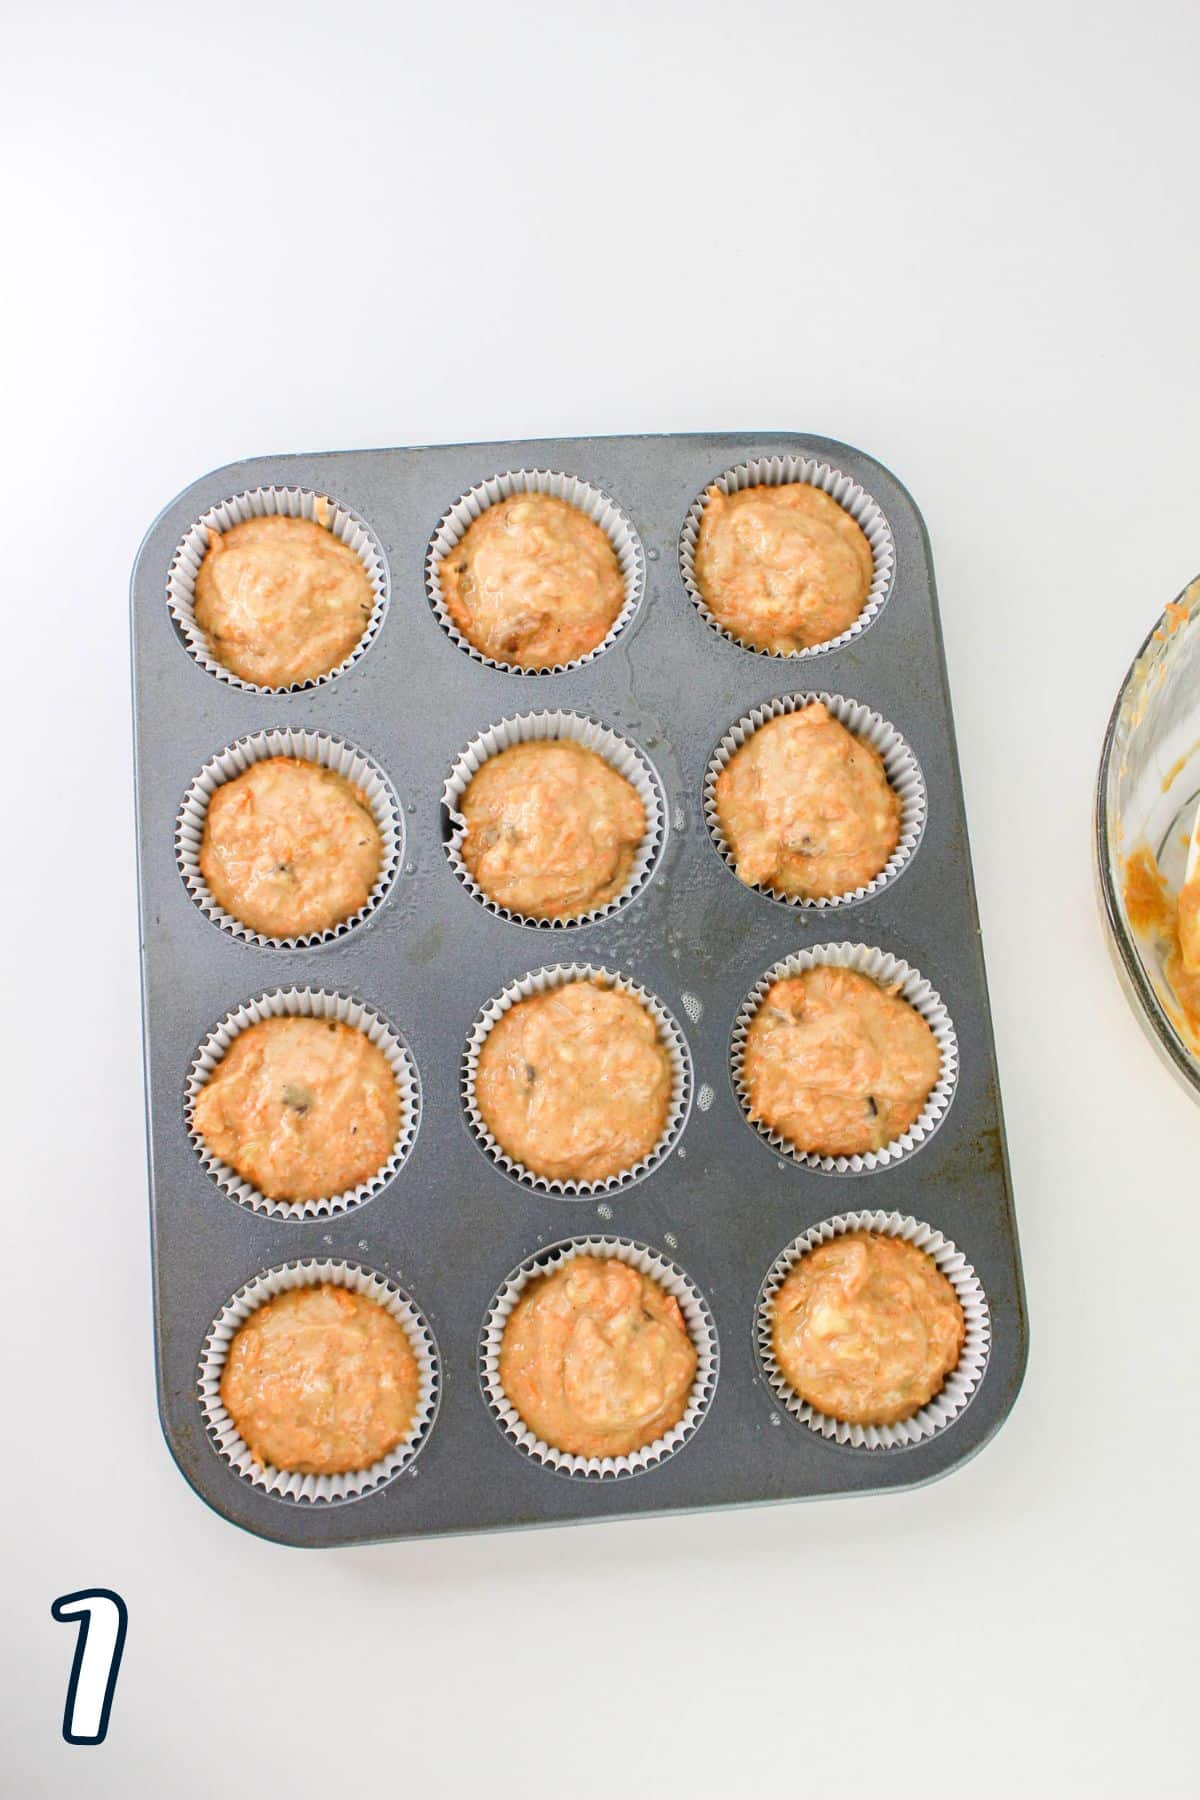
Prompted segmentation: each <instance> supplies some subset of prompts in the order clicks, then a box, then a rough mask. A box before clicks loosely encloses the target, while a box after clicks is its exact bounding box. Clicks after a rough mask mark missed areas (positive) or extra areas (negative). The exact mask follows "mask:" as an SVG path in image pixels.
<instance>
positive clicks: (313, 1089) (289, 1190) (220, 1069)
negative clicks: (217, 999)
mask: <svg viewBox="0 0 1200 1800" xmlns="http://www.w3.org/2000/svg"><path fill="white" fill-rule="evenodd" d="M400 1111H401V1109H400V1096H399V1093H398V1091H397V1087H396V1078H395V1076H394V1075H393V1073H392V1069H391V1065H390V1064H389V1062H388V1060H387V1057H386V1056H385V1055H384V1054H383V1051H382V1050H380V1049H379V1048H378V1047H377V1046H376V1045H375V1044H373V1043H372V1042H371V1040H370V1039H369V1038H368V1037H367V1035H366V1033H365V1032H362V1031H358V1030H356V1029H355V1028H354V1027H353V1026H351V1025H343V1024H341V1023H340V1022H339V1021H338V1020H336V1019H303V1018H278V1019H262V1020H260V1021H259V1023H258V1024H257V1025H251V1026H249V1027H248V1028H247V1029H246V1030H245V1031H243V1032H241V1033H240V1034H239V1035H238V1036H237V1037H236V1038H235V1039H234V1041H233V1043H232V1045H231V1046H230V1048H229V1050H228V1051H227V1053H226V1054H225V1056H224V1057H222V1059H221V1061H220V1062H219V1063H218V1064H217V1067H216V1068H215V1069H214V1070H213V1073H212V1075H211V1076H210V1077H209V1079H208V1081H207V1082H206V1084H205V1085H204V1087H203V1088H201V1090H200V1092H199V1094H198V1095H197V1097H196V1105H195V1109H194V1112H193V1121H194V1124H195V1127H196V1130H197V1131H198V1132H199V1133H200V1136H201V1137H202V1138H203V1139H204V1142H205V1144H206V1146H207V1147H208V1149H209V1150H211V1151H212V1153H213V1155H214V1156H218V1157H220V1159H221V1161H222V1162H224V1163H228V1165H229V1167H230V1168H231V1169H234V1170H236V1172H237V1173H238V1174H239V1175H240V1176H241V1177H242V1179H243V1181H248V1182H250V1184H251V1186H252V1187H256V1188H257V1189H258V1191H259V1193H260V1194H265V1195H266V1197H267V1199H268V1200H328V1199H332V1198H333V1197H334V1196H335V1195H337V1194H344V1193H346V1192H348V1191H349V1189H351V1188H355V1187H357V1186H358V1184H359V1183H360V1182H362V1181H369V1180H370V1178H371V1176H372V1175H374V1174H375V1173H376V1171H377V1170H378V1169H381V1168H382V1167H383V1165H384V1163H385V1162H386V1161H387V1160H388V1157H389V1156H390V1155H391V1154H392V1150H393V1148H394V1146H395V1142H396V1139H397V1137H398V1136H399V1132H400Z"/></svg>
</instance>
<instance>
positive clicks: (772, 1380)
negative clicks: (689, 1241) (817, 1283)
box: [754, 1212, 992, 1450]
mask: <svg viewBox="0 0 1200 1800" xmlns="http://www.w3.org/2000/svg"><path fill="white" fill-rule="evenodd" d="M849 1231H872V1232H875V1233H877V1234H879V1235H882V1236H886V1237H895V1238H903V1239H904V1241H905V1243H907V1244H915V1245H916V1247H917V1249H918V1250H924V1251H925V1253H926V1254H927V1255H928V1256H930V1257H931V1258H932V1259H933V1261H934V1262H935V1263H936V1264H937V1266H938V1268H939V1269H940V1270H941V1272H942V1274H943V1275H944V1276H945V1277H946V1279H947V1281H949V1283H950V1285H951V1287H953V1289H954V1292H955V1293H956V1294H957V1296H958V1301H959V1305H960V1306H961V1307H962V1309H963V1319H964V1321H965V1324H966V1335H965V1337H964V1339H963V1347H962V1353H961V1355H960V1356H959V1359H958V1362H957V1364H956V1365H955V1367H954V1368H953V1369H952V1370H951V1371H950V1373H949V1375H947V1377H946V1380H945V1383H944V1385H943V1386H942V1388H941V1390H940V1391H939V1392H938V1393H936V1394H935V1395H934V1397H933V1399H932V1400H930V1401H929V1403H928V1404H927V1405H926V1406H923V1407H922V1408H921V1410H920V1411H919V1412H916V1413H914V1414H913V1416H912V1418H911V1419H903V1420H901V1422H900V1423H899V1424H897V1425H849V1424H847V1423H846V1422H845V1420H842V1419H835V1418H832V1417H831V1416H830V1415H829V1414H828V1413H820V1412H817V1410H816V1408H815V1407H813V1406H810V1404H809V1402H808V1401H807V1400H802V1399H801V1397H800V1395H799V1394H798V1393H797V1392H796V1390H795V1389H794V1388H793V1387H792V1386H791V1385H790V1383H789V1382H788V1379H787V1377H786V1376H785V1375H784V1373H783V1370H782V1369H781V1368H780V1366H779V1364H778V1362H777V1361H776V1358H775V1351H774V1348H773V1346H772V1342H771V1322H772V1311H773V1307H774V1301H775V1296H776V1294H777V1293H778V1292H779V1289H780V1288H781V1287H782V1286H783V1283H784V1281H785V1280H786V1278H787V1276H788V1274H789V1273H790V1271H791V1270H792V1269H793V1268H794V1267H795V1265H796V1264H797V1263H798V1262H799V1261H800V1259H801V1257H803V1256H804V1255H805V1254H806V1253H807V1252H808V1251H809V1250H814V1249H816V1247H817V1245H818V1244H827V1243H829V1241H830V1240H831V1239H832V1238H835V1237H843V1236H844V1235H845V1234H846V1233H847V1232H849ZM754 1336H755V1342H756V1344H757V1347H758V1355H759V1361H760V1362H761V1364H762V1369H763V1374H764V1375H765V1376H766V1378H767V1383H768V1385H769V1386H770V1389H771V1392H772V1394H773V1395H774V1396H775V1398H776V1400H778V1401H779V1403H780V1404H781V1405H782V1406H783V1407H785V1408H786V1409H787V1411H788V1412H789V1413H790V1415H791V1416H792V1418H793V1419H798V1420H799V1421H800V1423H801V1424H803V1425H807V1426H808V1428H809V1430H810V1431H815V1432H818V1433H819V1434H820V1435H821V1436H822V1437H824V1438H829V1439H831V1440H832V1441H833V1442H834V1443H838V1444H849V1445H851V1446H853V1447H854V1448H855V1449H863V1450H898V1449H904V1448H906V1447H907V1446H908V1445H910V1444H919V1443H923V1442H924V1441H925V1439H926V1438H931V1437H935V1436H936V1435H937V1433H938V1432H939V1431H944V1430H945V1429H946V1427H947V1425H951V1424H953V1422H954V1420H955V1419H957V1418H958V1416H959V1414H960V1413H961V1412H962V1410H963V1408H964V1407H965V1406H966V1405H967V1402H968V1401H969V1400H970V1399H971V1397H972V1395H973V1394H974V1393H975V1391H976V1389H977V1388H978V1386H979V1383H980V1382H981V1381H982V1380H983V1376H984V1371H985V1370H986V1368H987V1361H988V1352H989V1351H990V1349H991V1340H992V1325H991V1316H990V1313H989V1310H988V1303H987V1296H986V1295H985V1294H984V1291H983V1287H982V1285H981V1283H980V1280H979V1277H978V1276H977V1275H976V1273H975V1271H974V1269H973V1268H972V1267H971V1265H970V1263H969V1262H968V1261H967V1259H966V1257H965V1256H964V1255H963V1253H962V1251H961V1250H959V1249H957V1248H956V1247H955V1245H954V1244H952V1243H951V1242H950V1240H949V1238H946V1237H943V1236H942V1234H941V1232H940V1231H935V1230H934V1229H933V1227H932V1225H922V1224H921V1223H920V1222H919V1221H918V1220H917V1219H912V1218H906V1217H904V1216H903V1215H902V1214H900V1213H895V1212H893V1213H885V1212H855V1213H842V1214H840V1215H839V1216H838V1217H837V1218H836V1219H826V1220H824V1221H823V1223H821V1224H820V1225H814V1226H813V1227H812V1229H811V1230H810V1231H805V1232H802V1233H801V1235H800V1236H799V1237H798V1238H794V1239H793V1240H792V1242H791V1243H790V1244H789V1245H788V1246H787V1248H786V1249H785V1250H781V1251H780V1253H779V1255H778V1256H777V1257H776V1258H775V1261H774V1262H773V1263H772V1264H771V1267H770V1269H769V1270H768V1271H767V1277H766V1280H765V1281H764V1282H763V1285H762V1288H761V1290H760V1292H759V1297H758V1308H757V1313H756V1317H755V1331H754Z"/></svg>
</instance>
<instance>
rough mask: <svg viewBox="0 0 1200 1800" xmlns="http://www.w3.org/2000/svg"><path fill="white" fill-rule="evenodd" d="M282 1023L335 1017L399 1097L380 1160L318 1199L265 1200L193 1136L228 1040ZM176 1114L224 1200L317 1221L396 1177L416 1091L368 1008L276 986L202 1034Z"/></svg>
mask: <svg viewBox="0 0 1200 1800" xmlns="http://www.w3.org/2000/svg"><path fill="white" fill-rule="evenodd" d="M282 1018H301V1019H336V1020H337V1021H338V1022H339V1024H342V1025H350V1026H352V1027H353V1028H354V1029H355V1030H357V1031H361V1032H362V1033H363V1034H364V1036H365V1037H367V1038H368V1039H369V1041H370V1042H371V1043H372V1044H374V1045H375V1046H376V1048H377V1049H379V1050H382V1052H383V1054H384V1056H386V1058H387V1060H388V1066H389V1067H390V1068H391V1071H392V1074H393V1075H394V1076H395V1078H396V1088H397V1092H398V1094H399V1097H400V1130H399V1133H398V1135H397V1138H396V1142H395V1144H394V1145H393V1146H392V1151H391V1154H390V1156H389V1157H388V1159H387V1161H386V1162H385V1163H384V1164H383V1165H382V1166H381V1167H380V1168H379V1169H377V1170H376V1171H375V1173H374V1175H371V1176H369V1177H368V1179H367V1180H366V1181H362V1182H360V1183H359V1184H358V1186H357V1187H353V1188H347V1189H346V1191H345V1192H344V1193H341V1194H331V1195H327V1196H324V1197H322V1198H321V1199H319V1200H270V1199H268V1198H267V1196H266V1195H265V1194H262V1193H260V1192H259V1190H258V1189H257V1188H256V1187H252V1186H251V1184H250V1183H249V1182H248V1181H246V1180H244V1179H243V1177H242V1176H240V1175H239V1174H238V1173H237V1171H236V1169H231V1168H230V1166H229V1164H228V1163H224V1162H222V1161H221V1159H220V1157H218V1156H216V1155H214V1153H213V1152H212V1151H211V1150H210V1149H209V1148H208V1146H207V1144H206V1143H205V1142H204V1139H203V1138H202V1137H201V1135H200V1133H199V1132H198V1131H197V1130H196V1124H195V1114H196V1102H197V1100H198V1099H199V1097H200V1094H201V1092H202V1091H203V1089H204V1088H205V1087H206V1086H207V1084H208V1082H209V1080H210V1079H211V1077H212V1075H213V1074H214V1072H215V1071H216V1068H217V1066H218V1064H219V1063H220V1062H222V1061H223V1059H224V1058H225V1056H226V1055H227V1054H228V1052H229V1051H230V1050H231V1049H232V1047H233V1044H234V1041H235V1039H237V1038H238V1037H240V1036H241V1034H242V1032H243V1031H245V1030H247V1029H248V1028H249V1027H250V1026H251V1025H257V1024H259V1023H260V1022H261V1021H262V1020H263V1019H282ZM184 1112H185V1116H186V1119H187V1128H188V1136H189V1137H190V1139H191V1141H192V1147H193V1149H194V1150H195V1152H196V1154H197V1156H198V1157H199V1158H200V1161H201V1163H202V1164H203V1166H204V1169H205V1171H206V1172H207V1173H208V1174H209V1175H211V1176H212V1178H213V1180H214V1181H215V1182H216V1183H217V1186H218V1187H219V1188H221V1189H222V1191H223V1192H224V1193H226V1194H228V1195H229V1198H230V1199H231V1200H236V1201H237V1203H238V1205H239V1206H247V1207H249V1208H250V1209H251V1210H252V1211H253V1212H257V1213H266V1214H268V1215H269V1216H270V1217H271V1218H273V1219H323V1218H330V1217H332V1216H333V1215H334V1214H335V1213H344V1212H349V1211H350V1210H351V1208H352V1207H356V1206H362V1205H363V1203H364V1202H365V1201H367V1200H372V1199H374V1197H375V1195H376V1194H378V1193H381V1192H382V1190H383V1189H384V1188H385V1187H386V1186H387V1185H388V1183H389V1182H390V1181H391V1180H392V1178H393V1176H394V1175H396V1174H397V1173H398V1172H399V1170H400V1168H401V1166H402V1164H403V1163H404V1162H405V1161H406V1159H407V1157H408V1154H409V1151H410V1150H411V1149H412V1147H413V1143H414V1141H415V1139H416V1135H417V1128H418V1126H419V1125H420V1122H421V1090H420V1084H419V1082H418V1078H417V1066H416V1064H415V1062H414V1061H413V1058H412V1054H411V1052H410V1051H409V1049H408V1048H407V1046H406V1045H405V1044H404V1043H403V1042H402V1041H401V1039H400V1038H399V1037H398V1036H397V1034H396V1032H395V1031H394V1030H393V1029H392V1027H391V1026H390V1025H389V1024H388V1023H387V1021H386V1020H385V1019H383V1018H381V1017H380V1015H379V1014H378V1013H377V1012H373V1011H372V1009H371V1008H370V1007H369V1006H364V1005H363V1004H362V1002H361V1001H358V1000H352V999H350V998H349V997H348V996H347V995H345V994H331V993H326V992H325V991H324V990H322V989H318V988H288V989H287V990H286V991H285V990H284V989H282V988H276V990H275V991H274V993H270V994H260V995H259V996H258V998H257V999H256V1000H248V1001H247V1002H246V1003H245V1005H244V1006H238V1007H235V1008H234V1010H233V1011H232V1012H231V1013H227V1014H226V1016H225V1017H224V1018H223V1019H222V1020H221V1022H220V1024H219V1025H216V1026H214V1028H213V1030H212V1031H210V1032H209V1034H208V1036H207V1037H206V1038H205V1040H204V1042H203V1043H202V1044H201V1046H200V1048H199V1050H198V1051H197V1052H196V1056H195V1059H194V1061H193V1063H192V1066H191V1069H190V1070H189V1072H188V1079H187V1089H186V1093H185V1098H184Z"/></svg>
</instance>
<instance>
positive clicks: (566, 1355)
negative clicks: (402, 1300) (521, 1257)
mask: <svg viewBox="0 0 1200 1800" xmlns="http://www.w3.org/2000/svg"><path fill="white" fill-rule="evenodd" d="M695 1378H696V1351H695V1347H694V1346H693V1344H692V1340H691V1338H690V1337H689V1336H688V1330H687V1326H686V1324H685V1323H684V1318H683V1314H682V1313H681V1312H680V1310H679V1303H678V1301H677V1300H676V1299H675V1298H674V1296H673V1295H671V1294H668V1293H666V1292H665V1291H664V1290H663V1289H662V1288H661V1287H660V1286H659V1285H658V1283H657V1282H656V1281H652V1280H651V1278H650V1277H649V1276H648V1275H644V1274H643V1273H642V1272H641V1270H640V1269H633V1268H630V1266H629V1264H628V1263H623V1262H620V1261H618V1260H617V1259H616V1258H615V1257H600V1256H586V1255H585V1256H576V1257H574V1258H572V1260H571V1261H570V1262H568V1263H566V1264H564V1266H563V1267H562V1268H559V1269H555V1270H554V1271H553V1273H551V1274H549V1275H542V1276H539V1277H537V1278H536V1279H535V1280H533V1281H531V1282H530V1283H529V1285H528V1287H526V1289H525V1290H524V1292H523V1293H522V1294H521V1296H520V1298H519V1299H518V1301H517V1303H516V1305H515V1306H514V1308H513V1310H512V1313H511V1314H510V1315H509V1319H508V1323H507V1325H506V1326H505V1328H504V1336H503V1338H502V1339H501V1343H500V1383H501V1386H502V1387H503V1389H504V1392H505V1394H506V1395H507V1396H508V1399H509V1400H510V1401H511V1403H512V1405H513V1406H514V1407H515V1408H516V1410H517V1412H518V1413H520V1415H521V1418H522V1419H523V1420H524V1421H525V1423H526V1425H528V1427H529V1429H530V1430H531V1431H533V1432H534V1433H536V1435H537V1436H538V1437H539V1438H541V1440H542V1442H543V1443H546V1444H550V1445H551V1446H552V1447H553V1448H554V1449H555V1450H562V1451H564V1452H565V1453H566V1454H568V1455H571V1456H628V1455H630V1454H631V1453H632V1452H633V1451H635V1450H642V1449H644V1448H645V1447H646V1445H648V1444H653V1443H655V1442H656V1441H657V1439H659V1438H660V1437H662V1436H663V1435H664V1433H666V1432H668V1431H670V1430H671V1428H672V1426H674V1425H677V1424H678V1423H679V1421H680V1419H681V1418H682V1417H683V1415H684V1413H685V1412H686V1411H687V1406H688V1399H689V1397H690V1395H691V1391H692V1384H693V1382H694V1381H695Z"/></svg>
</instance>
